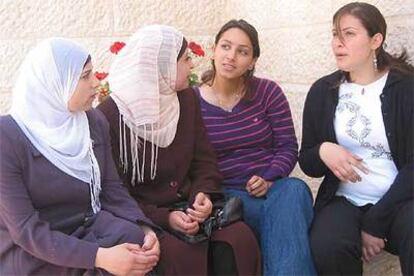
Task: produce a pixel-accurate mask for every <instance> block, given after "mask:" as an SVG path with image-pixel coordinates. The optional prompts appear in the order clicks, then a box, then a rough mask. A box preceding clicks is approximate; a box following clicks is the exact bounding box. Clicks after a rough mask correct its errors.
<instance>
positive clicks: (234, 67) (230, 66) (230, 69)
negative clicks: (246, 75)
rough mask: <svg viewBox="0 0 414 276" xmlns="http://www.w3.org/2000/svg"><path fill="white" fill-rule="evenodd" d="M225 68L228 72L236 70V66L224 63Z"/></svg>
mask: <svg viewBox="0 0 414 276" xmlns="http://www.w3.org/2000/svg"><path fill="white" fill-rule="evenodd" d="M222 65H223V68H224V69H225V70H227V71H232V70H234V69H236V66H234V65H232V64H229V63H223V64H222Z"/></svg>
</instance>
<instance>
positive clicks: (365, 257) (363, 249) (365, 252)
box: [362, 246, 371, 263]
mask: <svg viewBox="0 0 414 276" xmlns="http://www.w3.org/2000/svg"><path fill="white" fill-rule="evenodd" d="M362 260H363V261H364V262H367V263H369V261H370V260H371V259H370V257H369V256H368V252H367V249H366V248H365V246H363V247H362Z"/></svg>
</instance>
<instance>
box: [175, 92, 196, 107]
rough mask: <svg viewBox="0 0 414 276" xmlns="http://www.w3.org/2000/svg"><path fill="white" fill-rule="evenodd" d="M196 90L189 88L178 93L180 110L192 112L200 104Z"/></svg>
mask: <svg viewBox="0 0 414 276" xmlns="http://www.w3.org/2000/svg"><path fill="white" fill-rule="evenodd" d="M196 93H197V92H196V88H192V87H189V88H187V89H185V90H182V91H178V92H177V96H178V101H179V102H180V109H181V110H183V108H184V109H187V110H192V111H194V108H196V107H197V105H198V104H199V98H198V96H197V95H196Z"/></svg>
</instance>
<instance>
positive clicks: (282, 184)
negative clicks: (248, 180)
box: [225, 177, 316, 275]
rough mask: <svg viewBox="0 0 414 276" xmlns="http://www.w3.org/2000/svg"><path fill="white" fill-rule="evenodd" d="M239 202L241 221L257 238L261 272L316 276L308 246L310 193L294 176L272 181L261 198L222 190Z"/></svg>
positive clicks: (310, 210)
mask: <svg viewBox="0 0 414 276" xmlns="http://www.w3.org/2000/svg"><path fill="white" fill-rule="evenodd" d="M225 193H226V196H227V197H230V196H236V197H239V198H240V199H241V200H242V201H243V207H244V208H243V209H244V210H243V211H244V221H245V222H246V223H247V224H248V225H249V226H250V227H251V228H252V229H253V231H254V232H255V234H256V236H257V239H258V240H259V241H260V246H261V250H262V257H263V271H264V275H316V271H315V267H314V264H313V260H312V255H311V251H310V246H309V234H308V232H309V228H310V225H311V222H312V218H313V208H312V204H313V200H312V194H311V192H310V190H309V188H308V186H307V185H306V183H305V182H303V181H302V180H300V179H298V178H290V177H287V178H283V179H279V180H276V181H275V183H273V185H272V187H271V188H270V189H269V191H268V192H267V194H266V196H265V197H261V198H256V197H252V196H250V195H249V194H248V193H247V191H246V190H236V189H229V188H227V189H225Z"/></svg>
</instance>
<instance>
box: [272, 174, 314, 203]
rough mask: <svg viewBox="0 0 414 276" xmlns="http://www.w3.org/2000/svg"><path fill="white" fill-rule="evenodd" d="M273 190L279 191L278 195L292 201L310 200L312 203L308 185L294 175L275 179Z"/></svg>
mask: <svg viewBox="0 0 414 276" xmlns="http://www.w3.org/2000/svg"><path fill="white" fill-rule="evenodd" d="M273 185H275V187H274V188H275V189H276V190H279V191H275V192H276V193H278V192H279V193H280V196H282V197H283V198H287V199H288V200H292V201H301V202H304V203H305V202H310V203H311V204H312V202H313V198H312V192H311V191H310V189H309V187H308V185H307V184H306V183H305V182H304V181H303V180H301V179H299V178H296V177H287V178H283V179H281V180H278V181H276V182H275V183H274V184H273ZM278 185H279V187H278Z"/></svg>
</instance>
